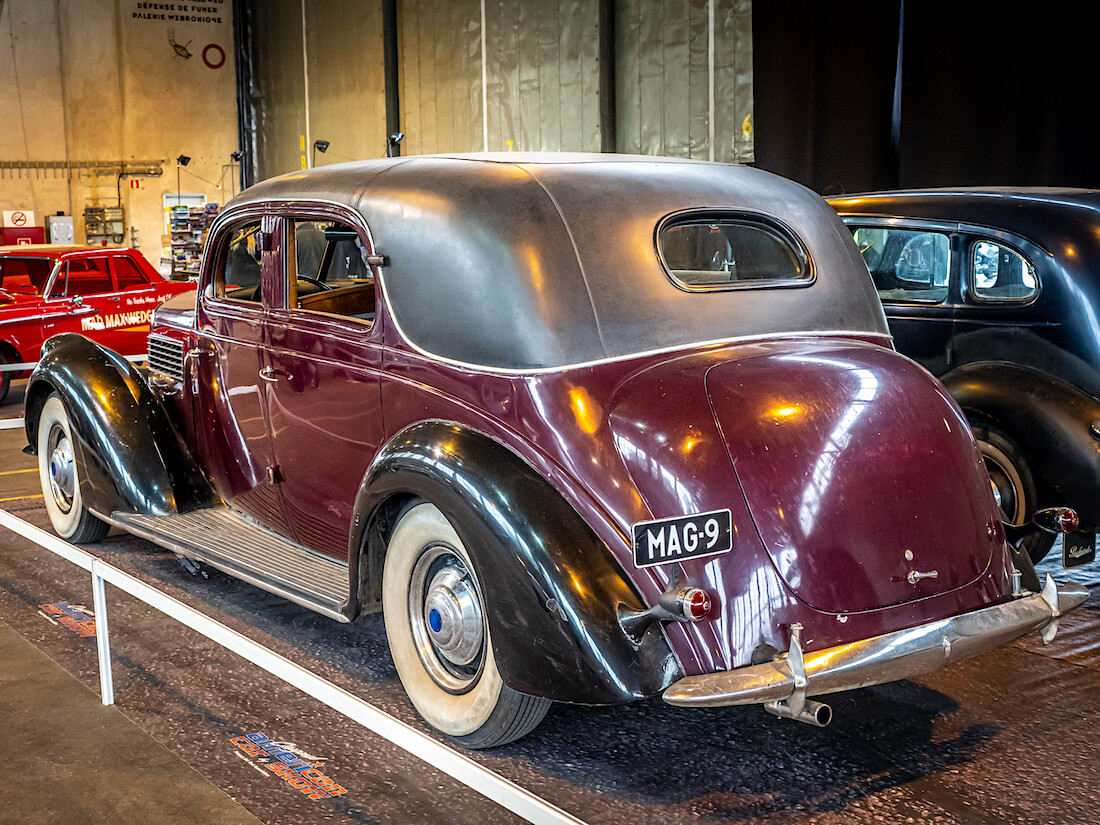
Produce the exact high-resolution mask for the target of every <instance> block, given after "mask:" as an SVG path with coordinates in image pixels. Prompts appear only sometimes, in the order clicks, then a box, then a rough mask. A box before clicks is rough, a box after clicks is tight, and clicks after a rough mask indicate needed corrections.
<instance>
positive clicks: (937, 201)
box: [829, 187, 1100, 253]
mask: <svg viewBox="0 0 1100 825" xmlns="http://www.w3.org/2000/svg"><path fill="white" fill-rule="evenodd" d="M829 203H830V205H832V206H833V208H834V209H836V210H837V211H838V212H839V213H840V214H842V215H846V216H847V215H873V216H877V217H900V218H921V219H925V220H939V221H951V222H959V223H969V224H977V225H980V226H989V227H993V228H995V229H1002V230H1004V231H1006V232H1011V233H1013V234H1016V235H1020V236H1022V237H1024V238H1027V239H1028V240H1031V241H1033V242H1035V243H1037V244H1038V245H1039V246H1041V247H1043V248H1044V249H1046V250H1047V251H1048V252H1052V253H1053V252H1056V251H1058V250H1059V249H1060V248H1064V247H1065V246H1067V245H1069V246H1071V247H1074V248H1081V247H1082V246H1093V247H1094V248H1096V247H1097V244H1098V240H1100V234H1098V233H1100V190H1096V189H1072V188H1054V187H984V188H944V189H909V190H897V191H890V192H866V193H862V194H856V195H845V196H843V197H836V198H830V199H829Z"/></svg>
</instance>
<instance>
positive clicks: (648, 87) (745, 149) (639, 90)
mask: <svg viewBox="0 0 1100 825" xmlns="http://www.w3.org/2000/svg"><path fill="white" fill-rule="evenodd" d="M709 25H710V24H709V8H708V2H707V0H619V2H618V3H617V5H616V20H615V53H616V62H615V75H616V86H617V93H616V109H617V118H616V120H617V135H616V140H617V148H618V151H620V152H632V153H638V154H645V155H670V156H673V157H688V158H698V159H706V158H708V157H709V156H710V77H709V48H708V35H709ZM714 63H715V95H714V96H715V100H714V104H715V118H714V120H715V160H720V161H738V162H746V161H751V160H752V134H751V129H750V127H748V126H746V129H747V130H748V134H747V135H746V134H744V133H743V132H742V123H744V122H745V118H746V116H750V115H751V113H752V2H751V0H715V27H714ZM748 123H749V124H751V117H750V118H749V121H748Z"/></svg>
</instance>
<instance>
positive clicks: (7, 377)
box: [0, 347, 15, 404]
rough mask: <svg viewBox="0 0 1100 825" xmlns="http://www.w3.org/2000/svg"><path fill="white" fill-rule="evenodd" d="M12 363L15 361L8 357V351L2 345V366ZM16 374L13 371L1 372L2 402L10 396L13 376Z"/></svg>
mask: <svg viewBox="0 0 1100 825" xmlns="http://www.w3.org/2000/svg"><path fill="white" fill-rule="evenodd" d="M11 363H14V362H12V361H11V360H10V359H9V358H8V355H7V353H6V352H4V348H3V347H0V367H2V366H4V365H5V364H11ZM14 374H15V373H12V372H0V404H3V403H4V399H5V398H7V397H8V390H10V389H11V377H12V376H13V375H14Z"/></svg>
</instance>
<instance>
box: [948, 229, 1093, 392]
mask: <svg viewBox="0 0 1100 825" xmlns="http://www.w3.org/2000/svg"><path fill="white" fill-rule="evenodd" d="M961 241H962V243H961V252H962V254H961V255H960V256H959V257H960V263H961V269H962V300H961V302H960V304H959V307H958V310H957V312H956V319H955V340H954V349H955V353H956V358H955V360H956V365H957V366H962V365H963V364H968V363H974V362H979V361H1007V362H1010V363H1014V364H1021V365H1029V366H1033V367H1035V368H1036V369H1040V370H1042V371H1044V372H1051V373H1055V374H1058V373H1062V372H1063V369H1062V367H1063V366H1065V367H1067V368H1068V370H1066V372H1067V373H1071V372H1072V369H1073V366H1074V365H1073V363H1072V362H1073V361H1074V359H1073V358H1067V357H1066V355H1065V354H1064V352H1065V350H1066V342H1065V341H1064V340H1063V330H1062V329H1060V327H1061V323H1060V322H1061V320H1062V318H1061V316H1060V315H1059V314H1058V313H1055V312H1045V311H1043V309H1042V307H1041V306H1040V303H1041V302H1042V299H1043V291H1042V284H1041V283H1040V282H1041V275H1040V269H1039V264H1038V263H1037V262H1042V261H1043V260H1044V259H1046V258H1049V256H1048V255H1046V254H1045V253H1044V252H1042V250H1039V249H1038V248H1037V247H1034V246H1033V245H1032V244H1030V243H1029V242H1027V241H1025V240H1023V239H1021V238H1015V237H1013V236H1009V235H1006V234H1004V233H1002V232H994V231H993V230H990V229H983V228H980V227H964V231H963V234H962V237H961ZM1063 362H1066V363H1063ZM1061 377H1063V378H1066V377H1068V375H1066V374H1063V375H1061Z"/></svg>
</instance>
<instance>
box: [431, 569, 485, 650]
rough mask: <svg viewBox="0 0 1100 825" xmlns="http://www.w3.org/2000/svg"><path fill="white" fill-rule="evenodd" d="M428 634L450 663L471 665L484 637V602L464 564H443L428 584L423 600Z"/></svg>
mask: <svg viewBox="0 0 1100 825" xmlns="http://www.w3.org/2000/svg"><path fill="white" fill-rule="evenodd" d="M424 618H425V621H426V623H427V625H428V636H429V638H430V639H431V640H432V644H433V645H435V649H436V650H438V651H439V652H440V654H442V656H443V657H444V658H445V659H446V660H447V661H448V662H450V663H451V664H455V665H469V664H472V663H473V661H474V660H475V659H476V658H477V655H478V653H479V652H480V651H481V642H482V640H483V639H484V635H485V634H484V632H483V630H482V616H481V604H480V603H479V602H478V600H477V592H476V591H475V590H474V586H473V582H471V581H470V578H469V576H468V575H467V574H466V570H465V568H459V567H458V566H457V565H455V566H448V567H444V568H442V569H441V570H440V571H439V572H438V573H436V574H435V576H434V577H433V578H432V581H431V584H430V585H428V597H427V598H426V599H425V600H424Z"/></svg>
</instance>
